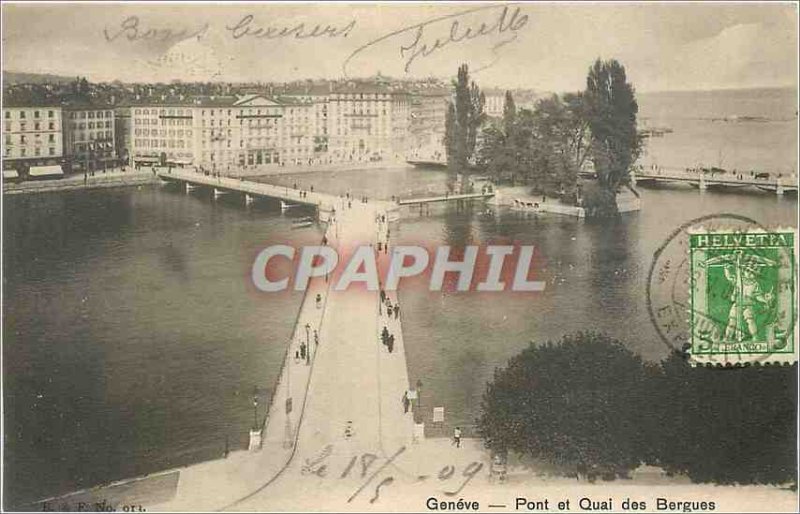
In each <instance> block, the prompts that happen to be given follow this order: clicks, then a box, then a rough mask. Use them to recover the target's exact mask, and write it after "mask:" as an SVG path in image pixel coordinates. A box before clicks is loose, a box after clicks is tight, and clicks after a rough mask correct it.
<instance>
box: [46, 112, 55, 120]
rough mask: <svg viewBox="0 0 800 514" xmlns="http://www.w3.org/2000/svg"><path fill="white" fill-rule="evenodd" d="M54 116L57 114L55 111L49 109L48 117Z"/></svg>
mask: <svg viewBox="0 0 800 514" xmlns="http://www.w3.org/2000/svg"><path fill="white" fill-rule="evenodd" d="M53 116H55V113H54V112H53V111H47V117H48V118H52V117H53Z"/></svg>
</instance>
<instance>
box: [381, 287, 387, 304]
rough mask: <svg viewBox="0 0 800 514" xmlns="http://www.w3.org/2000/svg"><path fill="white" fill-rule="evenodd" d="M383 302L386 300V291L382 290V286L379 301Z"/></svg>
mask: <svg viewBox="0 0 800 514" xmlns="http://www.w3.org/2000/svg"><path fill="white" fill-rule="evenodd" d="M385 302H386V291H384V290H383V288H381V303H385Z"/></svg>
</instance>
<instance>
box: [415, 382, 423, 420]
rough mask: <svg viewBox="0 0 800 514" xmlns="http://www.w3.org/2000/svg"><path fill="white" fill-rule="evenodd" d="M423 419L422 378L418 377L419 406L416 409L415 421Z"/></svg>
mask: <svg viewBox="0 0 800 514" xmlns="http://www.w3.org/2000/svg"><path fill="white" fill-rule="evenodd" d="M420 421H422V380H420V379H417V407H416V409H414V422H415V423H419V422H420Z"/></svg>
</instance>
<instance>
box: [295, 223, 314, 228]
mask: <svg viewBox="0 0 800 514" xmlns="http://www.w3.org/2000/svg"><path fill="white" fill-rule="evenodd" d="M313 224H314V222H313V221H303V222H301V223H292V228H307V227H310V226H311V225H313Z"/></svg>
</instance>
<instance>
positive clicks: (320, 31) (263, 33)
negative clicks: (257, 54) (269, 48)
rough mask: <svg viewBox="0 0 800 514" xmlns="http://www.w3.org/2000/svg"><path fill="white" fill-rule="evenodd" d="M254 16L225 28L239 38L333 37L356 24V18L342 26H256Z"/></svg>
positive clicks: (342, 34)
mask: <svg viewBox="0 0 800 514" xmlns="http://www.w3.org/2000/svg"><path fill="white" fill-rule="evenodd" d="M254 19H255V18H254V17H253V15H252V14H247V15H245V16H243V17H242V18H241V19H240V20H239V21H238V23H236V24H235V25H232V26H226V27H225V29H226V30H227V31H228V32H229V33H230V35H231V37H232V38H233V39H240V38H243V37H251V38H255V39H280V38H290V37H294V38H295V39H314V38H319V37H323V36H327V37H330V38H334V37H347V36H348V35H349V34H350V31H351V30H353V27H355V26H356V20H352V21H350V23H348V24H347V25H345V26H343V27H338V26H336V25H330V24H326V25H325V26H324V27H323V26H322V25H320V24H316V25H314V27H313V28H311V25H309V26H306V24H305V23H302V22H301V23H298V24H296V25H294V26H293V27H288V26H283V27H275V26H272V27H257V26H255V25H254V23H253V20H254Z"/></svg>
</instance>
